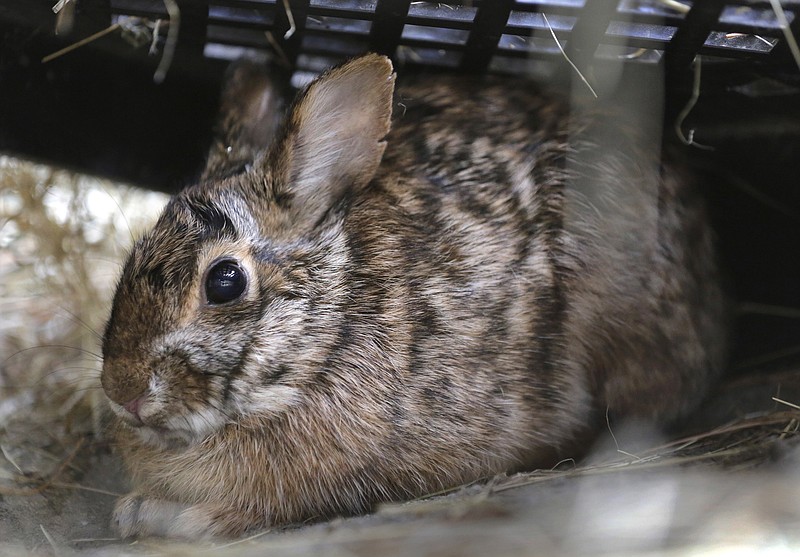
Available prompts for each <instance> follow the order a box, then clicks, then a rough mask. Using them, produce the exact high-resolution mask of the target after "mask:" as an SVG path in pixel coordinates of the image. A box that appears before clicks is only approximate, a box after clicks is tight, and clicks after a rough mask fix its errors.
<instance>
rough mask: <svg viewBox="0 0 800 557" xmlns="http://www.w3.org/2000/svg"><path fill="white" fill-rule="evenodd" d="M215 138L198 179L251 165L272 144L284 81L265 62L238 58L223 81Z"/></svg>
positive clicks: (281, 73) (282, 96) (280, 73)
mask: <svg viewBox="0 0 800 557" xmlns="http://www.w3.org/2000/svg"><path fill="white" fill-rule="evenodd" d="M223 81H224V83H225V87H224V89H223V90H222V94H221V97H220V110H219V114H218V116H217V122H216V124H215V138H214V141H213V142H212V144H211V149H210V150H209V153H208V159H207V161H206V166H205V169H204V170H203V173H202V176H201V180H202V181H207V180H211V179H214V178H219V177H222V176H225V175H226V174H229V173H230V172H233V171H236V170H237V169H240V168H241V167H243V166H245V165H248V164H252V163H253V162H254V161H255V159H256V158H257V157H258V156H259V155H261V154H262V153H263V152H264V151H265V150H266V149H267V148H268V147H269V145H270V144H271V143H272V140H273V139H274V136H275V131H276V128H277V125H278V122H279V121H280V117H281V115H282V112H283V100H284V96H285V89H286V86H285V85H284V82H285V83H287V84H288V78H286V76H285V75H284V73H283V72H281V71H280V70H278V69H276V68H274V67H271V66H268V65H267V64H266V62H263V61H257V60H251V59H246V58H245V59H241V60H238V61H236V62H234V63H233V64H231V65H230V66H229V67H228V70H227V72H226V73H225V77H224V79H223Z"/></svg>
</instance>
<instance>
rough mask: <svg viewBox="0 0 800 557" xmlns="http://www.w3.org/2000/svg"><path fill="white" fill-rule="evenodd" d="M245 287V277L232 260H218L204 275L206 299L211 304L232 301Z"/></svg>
mask: <svg viewBox="0 0 800 557" xmlns="http://www.w3.org/2000/svg"><path fill="white" fill-rule="evenodd" d="M245 288H247V277H246V276H245V274H244V271H242V269H241V267H239V265H237V264H236V262H234V261H220V262H219V263H216V264H215V265H214V266H213V267H211V269H209V270H208V274H207V275H206V299H207V300H208V301H209V303H212V304H224V303H226V302H232V301H233V300H236V299H237V298H238V297H239V296H241V295H242V293H243V292H244V290H245Z"/></svg>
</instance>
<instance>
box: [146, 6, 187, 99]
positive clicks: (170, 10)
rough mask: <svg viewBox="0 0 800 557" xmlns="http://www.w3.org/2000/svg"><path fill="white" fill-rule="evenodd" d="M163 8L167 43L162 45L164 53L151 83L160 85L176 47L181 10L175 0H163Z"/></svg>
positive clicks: (165, 75)
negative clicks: (166, 28)
mask: <svg viewBox="0 0 800 557" xmlns="http://www.w3.org/2000/svg"><path fill="white" fill-rule="evenodd" d="M164 6H165V7H166V8H167V14H169V29H168V30H167V42H166V43H164V53H163V54H162V55H161V61H160V62H159V63H158V67H157V68H156V73H155V74H154V75H153V81H155V82H156V83H162V82H163V81H164V78H165V77H167V71H168V70H169V67H170V66H171V65H172V58H173V57H174V56H175V48H176V47H177V45H178V30H179V29H180V25H181V10H180V8H179V7H178V3H177V2H175V0H164Z"/></svg>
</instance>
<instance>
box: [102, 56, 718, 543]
mask: <svg viewBox="0 0 800 557" xmlns="http://www.w3.org/2000/svg"><path fill="white" fill-rule="evenodd" d="M391 72H392V70H391V65H390V63H389V62H388V60H386V59H385V58H382V57H378V56H376V55H369V56H366V57H362V58H359V59H356V60H354V61H351V62H349V63H348V64H346V65H344V66H341V67H339V68H338V69H334V70H332V71H331V72H329V73H327V74H326V75H324V76H323V77H321V78H320V79H319V80H318V81H317V82H315V83H314V84H312V85H311V86H310V88H309V89H307V90H306V91H305V92H304V93H303V94H301V95H300V97H299V98H298V100H297V101H296V103H295V105H294V107H293V109H292V110H291V111H290V113H289V115H288V118H287V121H286V123H285V125H284V127H283V129H282V131H280V132H279V135H278V139H277V141H276V142H275V144H274V145H273V147H272V148H271V149H270V150H269V152H268V153H266V154H265V155H264V156H263V157H261V158H259V159H258V160H256V161H255V162H254V164H253V165H252V167H251V168H249V169H248V170H246V171H243V172H241V173H238V174H233V175H230V176H227V177H223V178H213V177H210V176H209V177H208V178H207V179H206V180H204V181H202V182H201V183H200V184H198V185H196V186H193V187H190V188H188V189H186V190H185V191H183V192H182V193H180V194H179V195H178V196H176V197H175V198H174V199H173V200H172V201H171V202H170V203H169V205H168V206H167V207H166V209H165V210H164V213H163V215H162V216H161V218H160V220H159V221H158V223H157V224H156V226H155V228H154V229H153V230H152V231H151V232H150V233H149V234H147V235H146V236H145V237H144V238H142V239H141V240H140V241H139V242H138V243H137V244H136V245H135V247H134V248H133V251H132V253H131V255H130V259H129V261H128V263H127V265H126V266H125V269H124V272H123V275H122V278H121V281H120V284H119V288H118V291H117V294H116V298H115V301H114V308H113V312H112V315H111V319H110V322H109V325H108V329H107V332H106V336H105V343H104V355H105V363H104V368H103V386H104V388H105V391H106V393H107V394H108V396H109V398H110V399H111V401H112V402H111V405H112V408H113V409H114V410H115V412H116V413H117V415H118V417H119V419H118V428H117V436H118V441H119V446H120V448H121V450H122V454H123V456H124V458H125V461H126V462H127V465H128V467H129V468H130V470H131V473H132V476H133V484H134V492H133V493H132V494H131V495H129V496H128V497H125V498H123V499H122V500H121V501H120V502H119V504H118V506H117V509H116V511H115V520H116V521H117V524H118V525H119V528H120V530H121V532H122V534H124V535H148V534H159V535H177V536H189V537H194V536H197V535H209V534H210V535H237V534H240V533H242V532H243V531H245V530H246V529H249V528H254V527H263V526H267V525H272V524H284V523H290V522H296V521H304V520H307V519H315V518H324V517H330V516H332V515H336V514H338V513H345V514H349V513H358V512H362V511H366V510H368V509H370V508H371V507H372V506H373V505H374V504H375V503H376V502H378V501H383V500H397V499H403V498H409V497H414V496H418V495H421V494H424V493H429V492H433V491H437V490H440V489H443V488H447V487H451V486H454V485H458V484H460V483H462V482H469V481H472V480H475V479H477V478H482V477H486V476H491V475H493V474H496V473H498V472H503V471H507V470H515V469H521V468H528V467H532V466H536V465H537V464H541V463H544V462H548V461H550V460H551V459H552V458H553V457H554V456H556V455H559V454H562V455H563V456H569V454H570V453H568V452H567V451H568V450H569V449H570V448H571V447H572V445H573V444H574V443H575V442H576V441H578V440H580V439H582V438H583V437H584V436H586V435H587V434H591V433H592V432H593V431H594V430H596V428H597V427H598V425H599V423H600V420H599V419H598V418H599V417H601V416H602V415H603V414H604V413H605V412H606V410H609V411H610V412H611V413H613V414H614V415H616V416H622V417H641V418H645V419H648V420H656V421H657V422H658V423H666V422H667V421H670V420H673V419H675V418H677V417H679V416H681V415H682V414H683V413H684V412H685V411H686V410H688V409H690V408H691V407H692V406H693V405H694V404H696V402H697V401H698V399H699V397H700V396H702V394H703V392H704V391H705V389H706V386H707V385H708V383H709V382H710V381H711V380H712V379H713V378H714V376H715V375H716V374H717V373H718V371H719V370H720V368H721V365H722V361H721V360H722V351H723V344H724V343H723V330H722V320H723V309H722V306H723V304H722V298H721V294H720V291H719V288H718V285H717V276H716V269H715V266H714V257H713V254H712V250H711V239H710V234H709V231H708V229H707V226H706V224H705V221H704V217H703V211H702V208H701V207H700V204H699V202H698V200H697V199H696V198H695V196H694V194H693V193H692V191H691V190H690V189H689V188H688V187H687V185H686V183H685V182H684V181H683V180H681V179H679V178H678V175H677V174H675V173H674V171H672V170H670V169H669V168H666V167H664V168H662V167H661V166H660V164H659V161H658V159H657V158H654V155H651V154H648V153H647V152H646V150H645V149H643V148H642V147H641V146H640V144H639V142H640V139H639V137H638V135H637V132H636V130H634V129H629V128H626V127H625V125H624V124H623V123H621V122H620V121H619V119H618V118H616V117H606V116H603V115H601V114H592V113H591V111H580V110H577V109H576V110H572V111H570V109H569V107H568V104H566V103H564V102H562V101H560V100H559V99H558V98H556V97H554V96H552V95H551V94H549V93H547V92H545V91H542V90H540V89H539V88H538V87H536V86H535V85H533V84H531V83H527V82H516V81H511V80H504V81H501V80H497V81H493V80H487V81H486V82H485V83H483V84H482V85H480V86H475V85H469V84H467V82H463V81H459V80H451V79H441V80H438V81H433V82H423V83H421V84H416V85H411V86H409V87H408V88H405V89H403V90H401V91H399V92H398V93H397V97H396V99H395V103H394V107H395V110H394V119H393V121H392V123H391V132H389V118H390V114H391V110H392V105H393V101H392V88H393V80H394V78H393V75H392V73H391ZM387 132H389V133H388V136H387ZM385 136H386V139H385V141H384V137H385ZM387 145H388V147H387ZM384 149H385V154H384ZM212 164H222V166H224V161H223V163H219V161H217V162H214V160H213V152H212ZM220 257H225V258H231V259H235V260H237V261H239V262H240V264H241V266H242V267H243V269H244V270H245V271H246V273H247V276H248V278H249V284H248V288H247V290H246V291H245V293H244V295H243V297H242V299H240V300H237V301H235V302H231V303H228V304H224V305H219V306H214V305H209V304H208V303H207V302H206V301H205V300H204V295H203V284H204V273H205V272H206V270H207V269H208V268H209V266H210V265H211V264H212V262H214V261H215V260H218V259H219V258H220ZM131 401H137V408H138V410H137V411H138V415H139V416H140V418H141V421H143V422H144V423H143V424H142V423H139V420H138V419H137V418H136V417H135V416H134V414H132V413H131V412H129V411H127V410H125V409H124V408H123V405H125V404H127V405H128V406H129V408H130V403H131Z"/></svg>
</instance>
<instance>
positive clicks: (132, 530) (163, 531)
mask: <svg viewBox="0 0 800 557" xmlns="http://www.w3.org/2000/svg"><path fill="white" fill-rule="evenodd" d="M186 508H187V507H186V505H183V504H181V503H175V502H173V501H166V500H164V499H146V498H144V497H143V496H141V495H139V494H138V493H131V494H130V495H126V496H125V497H122V498H120V499H119V500H118V501H117V504H116V505H115V506H114V513H113V515H112V519H111V520H112V525H113V526H115V527H116V529H117V531H118V532H119V533H120V535H121V536H122V537H124V538H128V537H133V536H167V535H170V530H171V529H172V526H173V525H174V523H175V520H176V518H177V517H178V516H179V515H180V514H181V512H182V511H184V510H185V509H186Z"/></svg>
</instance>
